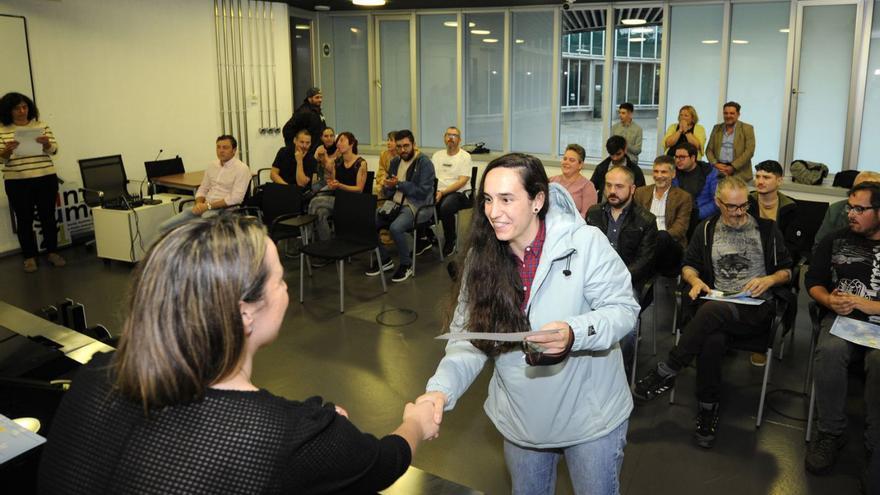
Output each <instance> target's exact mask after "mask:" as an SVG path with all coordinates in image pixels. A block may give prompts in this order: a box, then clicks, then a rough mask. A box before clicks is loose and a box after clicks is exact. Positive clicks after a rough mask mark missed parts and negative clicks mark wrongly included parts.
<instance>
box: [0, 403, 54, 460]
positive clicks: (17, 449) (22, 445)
mask: <svg viewBox="0 0 880 495" xmlns="http://www.w3.org/2000/svg"><path fill="white" fill-rule="evenodd" d="M45 441H46V439H45V438H43V437H41V436H40V435H37V434H36V433H31V432H30V431H29V430H27V429H25V428H24V427H22V426H20V425H18V424H16V423H15V422H14V421H12V420H11V419H9V418H7V417H6V416H3V415H2V414H0V464H3V463H4V462H6V461H8V460H9V459H12V458H13V457H16V456H17V455H19V454H22V453H24V452H27V451H28V450H31V449H32V448H34V447H36V446H38V445H40V444H42V443H44V442H45Z"/></svg>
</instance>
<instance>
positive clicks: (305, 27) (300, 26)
mask: <svg viewBox="0 0 880 495" xmlns="http://www.w3.org/2000/svg"><path fill="white" fill-rule="evenodd" d="M296 29H297V31H308V30H309V25H308V24H297V25H296Z"/></svg>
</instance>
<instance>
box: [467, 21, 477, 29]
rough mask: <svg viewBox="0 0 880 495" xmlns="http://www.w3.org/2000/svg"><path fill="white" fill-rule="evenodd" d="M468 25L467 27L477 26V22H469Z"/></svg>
mask: <svg viewBox="0 0 880 495" xmlns="http://www.w3.org/2000/svg"><path fill="white" fill-rule="evenodd" d="M468 27H469V28H473V27H477V23H476V22H469V23H468Z"/></svg>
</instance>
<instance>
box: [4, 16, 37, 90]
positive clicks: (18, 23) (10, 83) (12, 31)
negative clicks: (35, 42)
mask: <svg viewBox="0 0 880 495" xmlns="http://www.w3.org/2000/svg"><path fill="white" fill-rule="evenodd" d="M0 46H2V47H3V70H2V71H0V95H5V94H6V93H8V92H10V91H15V92H17V93H22V94H25V95H28V97H30V98H31V99H32V100H33V99H34V86H33V80H32V79H31V59H30V55H29V54H28V41H27V24H26V22H25V18H24V17H20V16H11V15H3V14H0ZM7 68H8V70H7Z"/></svg>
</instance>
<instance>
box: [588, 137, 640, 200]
mask: <svg viewBox="0 0 880 495" xmlns="http://www.w3.org/2000/svg"><path fill="white" fill-rule="evenodd" d="M605 151H607V152H608V158H606V159H604V160H602V161H601V162H599V164H598V165H596V169H595V170H593V175H592V176H591V177H590V181H591V182H592V183H593V185H594V186H595V187H596V192H597V193H599V201H600V202H601V201H602V197H603V196H602V194H603V193H604V192H605V174H607V173H608V170H610V169H611V168H612V167H618V166H619V167H626V168H628V169H629V171H630V172H632V173H633V180H634V182H635V184H636V187H642V186H644V185H645V174H644V173H642V169H640V168H639V164H638V163H636V162H634V161H632V160H630V158H629V156H627V154H626V139H624V138H623V136H611V137H610V138H608V141H605Z"/></svg>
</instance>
